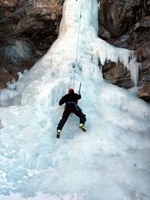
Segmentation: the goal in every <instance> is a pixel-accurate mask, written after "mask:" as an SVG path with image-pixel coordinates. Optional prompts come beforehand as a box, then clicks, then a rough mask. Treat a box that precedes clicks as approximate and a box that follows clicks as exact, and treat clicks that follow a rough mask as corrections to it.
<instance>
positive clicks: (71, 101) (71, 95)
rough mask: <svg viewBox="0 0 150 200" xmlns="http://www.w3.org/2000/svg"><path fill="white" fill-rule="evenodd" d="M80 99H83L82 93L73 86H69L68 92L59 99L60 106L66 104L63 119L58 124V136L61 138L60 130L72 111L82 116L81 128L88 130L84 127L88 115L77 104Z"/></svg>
mask: <svg viewBox="0 0 150 200" xmlns="http://www.w3.org/2000/svg"><path fill="white" fill-rule="evenodd" d="M79 99H81V94H76V93H75V92H74V89H73V88H69V90H68V94H66V95H65V96H63V97H62V98H61V100H60V101H59V105H60V106H61V105H62V104H64V103H65V104H66V105H65V110H64V112H63V115H62V119H61V120H60V122H59V123H58V126H57V138H60V132H61V130H62V128H63V126H64V124H65V123H66V121H67V119H68V117H69V115H70V113H74V114H75V115H77V116H78V117H79V118H80V125H79V128H81V129H82V130H83V131H86V129H85V127H84V123H85V121H86V117H85V116H86V115H85V114H83V112H82V110H81V108H80V107H79V106H78V105H77V103H78V100H79Z"/></svg>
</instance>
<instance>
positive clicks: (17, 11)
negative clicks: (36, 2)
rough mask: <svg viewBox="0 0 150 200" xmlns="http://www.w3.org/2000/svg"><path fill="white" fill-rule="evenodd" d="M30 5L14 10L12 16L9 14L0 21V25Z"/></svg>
mask: <svg viewBox="0 0 150 200" xmlns="http://www.w3.org/2000/svg"><path fill="white" fill-rule="evenodd" d="M31 5H32V4H31V3H28V4H26V5H25V6H23V7H22V8H19V9H18V10H16V11H15V12H13V13H12V14H10V15H9V16H7V17H5V18H3V19H2V20H0V23H2V22H4V21H5V20H7V19H8V18H10V17H12V16H14V15H15V14H16V13H19V12H20V11H21V10H23V9H25V8H26V7H28V6H31Z"/></svg>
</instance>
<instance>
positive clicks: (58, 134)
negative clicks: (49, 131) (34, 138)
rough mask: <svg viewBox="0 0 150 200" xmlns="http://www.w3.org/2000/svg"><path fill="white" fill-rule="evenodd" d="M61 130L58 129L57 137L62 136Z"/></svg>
mask: <svg viewBox="0 0 150 200" xmlns="http://www.w3.org/2000/svg"><path fill="white" fill-rule="evenodd" d="M60 132H61V130H60V129H58V130H57V136H56V137H57V138H60Z"/></svg>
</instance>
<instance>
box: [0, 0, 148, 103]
mask: <svg viewBox="0 0 150 200" xmlns="http://www.w3.org/2000/svg"><path fill="white" fill-rule="evenodd" d="M99 1H100V10H99V37H101V38H102V39H104V40H106V41H107V42H108V43H110V44H113V45H114V46H117V47H124V48H128V49H131V50H134V51H135V54H136V56H137V58H138V61H139V62H141V63H142V68H141V69H140V74H139V83H138V86H139V90H138V92H137V94H138V96H139V97H140V98H143V99H144V100H146V101H149V102H150V91H149V83H150V16H149V14H150V0H125V1H124V0H99ZM63 2H64V0H9V1H8V0H0V61H1V62H0V72H1V75H0V88H3V87H6V83H7V82H8V81H10V80H12V79H13V78H16V79H17V72H18V71H19V72H22V71H24V69H29V68H30V67H31V66H32V65H33V63H34V62H35V61H36V60H37V59H39V58H40V57H41V56H42V55H43V54H45V52H46V51H47V50H48V49H49V48H50V46H51V44H52V43H53V42H54V41H55V39H56V38H57V35H58V30H59V24H60V20H61V15H62V4H63ZM17 41H21V43H24V42H27V43H29V46H30V51H31V52H32V54H33V55H32V56H31V58H30V59H22V62H21V63H20V62H19V64H17V63H13V62H12V61H9V59H7V57H6V56H5V54H4V48H5V49H6V48H7V47H8V46H10V44H12V43H13V44H14V43H16V42H17ZM27 46H28V45H27ZM19 59H20V58H19V57H18V60H19ZM103 75H104V78H105V79H107V80H108V81H110V82H111V83H113V84H116V85H118V86H120V87H124V88H130V87H132V86H133V85H132V82H131V79H130V74H129V72H128V71H127V70H126V69H124V68H123V66H121V64H119V63H118V64H115V63H107V64H105V66H104V67H103Z"/></svg>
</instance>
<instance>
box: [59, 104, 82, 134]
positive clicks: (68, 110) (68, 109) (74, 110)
mask: <svg viewBox="0 0 150 200" xmlns="http://www.w3.org/2000/svg"><path fill="white" fill-rule="evenodd" d="M71 113H74V114H75V115H77V116H78V117H79V118H80V123H81V124H84V123H85V121H86V118H85V115H84V114H83V113H82V110H81V109H80V107H79V106H78V105H76V106H66V108H65V110H64V112H63V116H62V119H61V120H60V122H59V124H58V127H57V130H58V129H60V130H62V128H63V126H64V125H65V123H66V121H67V119H68V117H69V115H70V114H71Z"/></svg>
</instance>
